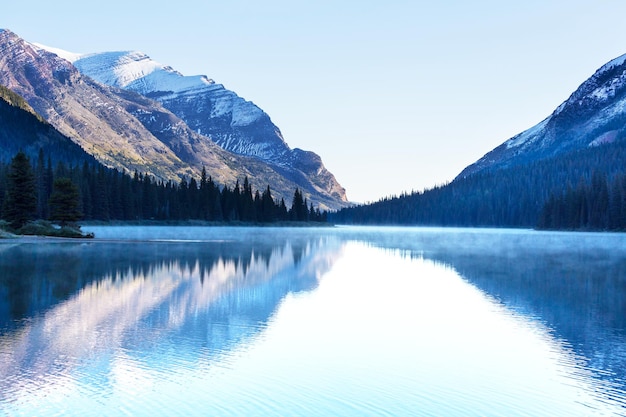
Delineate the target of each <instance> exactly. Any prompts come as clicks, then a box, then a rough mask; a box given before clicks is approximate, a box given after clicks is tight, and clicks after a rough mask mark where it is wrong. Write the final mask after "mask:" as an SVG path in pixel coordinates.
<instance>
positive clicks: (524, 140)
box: [505, 117, 550, 149]
mask: <svg viewBox="0 0 626 417" xmlns="http://www.w3.org/2000/svg"><path fill="white" fill-rule="evenodd" d="M549 120H550V118H549V117H548V118H547V119H545V120H544V121H542V122H541V123H539V124H538V125H536V126H534V127H531V128H530V129H528V130H526V131H524V132H522V133H520V134H518V135H516V136H513V137H512V138H511V139H509V140H507V141H506V142H505V144H506V147H507V149H511V148H515V147H518V146H522V145H524V144H528V143H532V142H534V141H535V140H536V139H537V137H538V136H539V135H540V134H541V133H542V132H543V129H544V128H545V126H546V125H547V124H548V121H549Z"/></svg>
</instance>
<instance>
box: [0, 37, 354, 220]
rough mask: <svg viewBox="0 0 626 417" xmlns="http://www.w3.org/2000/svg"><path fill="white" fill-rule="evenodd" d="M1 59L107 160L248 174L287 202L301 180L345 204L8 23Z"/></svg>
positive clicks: (32, 98)
mask: <svg viewBox="0 0 626 417" xmlns="http://www.w3.org/2000/svg"><path fill="white" fill-rule="evenodd" d="M0 66H1V67H2V68H3V71H2V72H0V84H1V85H4V86H6V87H8V88H9V89H11V90H12V91H14V92H16V93H18V94H19V95H21V96H22V97H24V99H25V100H26V101H27V102H28V104H29V105H30V106H31V107H32V108H33V109H34V110H35V111H36V112H37V113H39V114H40V115H41V116H43V118H44V119H45V120H47V121H48V122H49V123H50V124H52V125H53V126H54V127H55V128H57V129H58V130H59V131H60V132H61V133H63V134H64V135H66V136H68V137H70V138H71V139H72V140H73V141H74V142H76V143H77V144H78V145H80V147H82V148H83V149H84V150H85V151H86V152H88V153H89V154H91V155H93V156H94V157H95V158H96V159H97V160H98V161H99V162H101V163H102V164H104V165H106V166H108V167H111V168H117V169H119V170H122V171H125V172H128V173H132V172H134V171H139V172H144V173H149V174H151V175H153V176H155V177H157V178H160V179H164V180H174V181H178V180H180V179H181V178H183V177H185V176H187V177H188V176H195V177H196V178H198V177H199V176H200V171H201V170H202V167H203V166H204V167H206V170H207V173H208V174H209V175H210V176H212V178H213V180H214V181H216V182H217V183H220V184H224V185H229V186H232V185H234V184H235V182H236V180H237V179H239V180H241V179H242V178H243V177H245V176H248V177H249V178H250V182H251V185H252V187H253V189H260V190H262V189H264V188H265V187H266V186H267V185H268V184H269V185H270V186H271V188H272V191H273V195H274V197H275V198H281V197H282V198H284V199H285V201H288V202H289V201H291V197H292V196H293V191H294V190H295V188H300V189H302V190H303V192H304V195H305V196H306V197H307V198H308V199H309V201H311V202H313V204H315V205H319V206H320V207H321V208H334V207H338V206H340V205H343V204H345V194H344V195H343V199H342V197H341V195H335V194H332V193H331V192H328V191H327V190H325V189H322V187H317V186H315V185H314V184H313V182H312V181H310V180H309V181H303V178H304V179H306V178H308V177H307V176H306V175H304V173H302V171H299V173H300V175H298V172H296V173H292V172H285V170H284V169H283V167H281V166H278V165H273V164H270V163H268V162H266V161H263V160H261V159H259V158H257V157H252V156H246V155H239V154H235V153H232V152H229V151H226V150H224V149H222V148H221V147H220V146H218V145H216V144H215V143H214V142H213V141H212V140H211V138H209V137H207V136H204V135H202V134H200V133H198V131H196V130H192V129H191V128H190V127H189V126H188V125H187V124H186V123H185V121H183V120H182V119H181V118H179V117H178V116H176V115H175V114H174V113H172V112H171V111H169V110H167V109H166V108H165V107H163V105H161V104H160V103H159V102H157V101H155V100H152V99H149V98H147V97H144V96H142V95H139V94H137V93H135V92H132V91H127V90H121V89H119V88H115V87H110V86H106V85H103V84H100V83H98V82H96V81H94V80H93V79H91V78H90V77H88V76H84V75H82V74H81V73H80V72H79V71H78V70H77V69H76V68H75V67H74V66H73V65H72V64H71V63H70V62H69V61H67V60H65V59H63V58H60V57H59V56H58V55H56V54H54V53H51V52H48V51H46V50H44V49H42V48H40V47H37V46H35V45H32V44H30V43H28V42H26V41H24V40H23V39H21V38H19V37H18V36H17V35H15V34H14V33H12V32H11V31H8V30H3V31H1V32H0ZM320 178H324V175H321V176H320ZM333 180H334V178H333Z"/></svg>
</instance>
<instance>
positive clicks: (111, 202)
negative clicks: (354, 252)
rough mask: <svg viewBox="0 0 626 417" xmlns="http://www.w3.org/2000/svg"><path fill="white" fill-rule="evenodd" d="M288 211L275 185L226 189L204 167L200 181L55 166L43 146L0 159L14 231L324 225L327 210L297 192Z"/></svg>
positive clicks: (0, 188)
mask: <svg viewBox="0 0 626 417" xmlns="http://www.w3.org/2000/svg"><path fill="white" fill-rule="evenodd" d="M290 203H291V204H290V206H289V208H288V207H287V204H286V203H285V201H284V200H283V199H281V200H280V201H278V202H277V201H275V200H274V198H273V197H272V193H271V189H270V186H269V185H268V186H267V187H266V189H265V190H263V191H262V192H260V191H259V190H256V191H254V192H253V190H252V188H251V186H250V184H249V181H248V178H244V179H243V183H239V181H237V182H236V184H234V185H233V186H232V187H228V186H224V187H220V186H218V185H217V184H216V183H214V182H213V180H212V178H211V177H210V176H207V174H206V171H205V170H204V169H203V171H202V177H201V178H200V179H198V180H197V179H195V178H189V179H183V180H181V181H180V182H179V183H175V182H172V181H168V182H164V181H160V180H156V179H155V178H153V177H151V176H149V175H143V174H141V173H137V172H135V173H134V175H133V176H129V175H127V174H124V173H121V172H119V171H117V170H112V169H109V168H106V167H104V166H101V165H99V164H89V163H88V162H84V163H83V164H82V166H71V165H70V166H68V165H67V164H66V163H64V162H58V163H57V164H56V165H55V166H53V163H52V162H51V160H50V158H49V157H47V156H46V155H44V153H43V152H42V151H40V152H39V156H38V158H37V160H36V161H34V163H33V162H32V161H30V159H29V158H28V157H27V156H26V155H25V154H24V153H22V152H19V153H18V154H17V155H16V156H15V157H14V158H13V159H12V160H11V161H10V162H8V163H7V162H0V207H1V208H2V211H1V218H2V219H3V220H6V221H8V222H9V223H10V224H11V225H12V226H13V227H14V228H19V227H21V226H23V225H24V224H25V223H26V222H28V221H30V220H34V219H49V220H53V221H56V222H58V223H60V224H63V223H67V222H74V221H78V220H101V221H111V220H121V221H139V220H159V221H186V220H202V221H207V222H245V223H273V222H290V221H294V222H326V217H327V213H326V212H320V210H319V209H317V208H314V207H313V205H312V204H310V203H308V201H307V199H306V198H304V196H303V194H302V192H301V191H300V190H299V189H296V190H295V191H294V195H293V200H292V201H291V202H290Z"/></svg>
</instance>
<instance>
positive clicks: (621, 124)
mask: <svg viewBox="0 0 626 417" xmlns="http://www.w3.org/2000/svg"><path fill="white" fill-rule="evenodd" d="M624 139H626V55H624V56H621V57H619V58H616V59H614V60H612V61H610V62H609V63H607V64H606V65H604V66H602V67H601V68H600V69H598V70H597V71H596V73H595V74H593V76H591V77H590V78H589V79H588V80H586V81H585V82H584V83H583V84H582V85H581V86H580V87H578V89H577V90H576V91H575V92H574V93H573V94H572V95H571V96H570V97H569V98H568V99H567V100H566V101H565V102H564V103H562V104H561V105H560V106H559V107H558V108H557V109H556V110H555V111H554V112H553V113H552V114H551V115H550V116H549V117H547V118H546V119H545V120H543V121H542V122H541V123H539V124H537V125H536V126H534V127H532V128H530V129H528V130H526V131H524V132H522V133H520V134H519V135H516V136H514V137H512V138H511V139H509V140H507V141H506V142H504V143H503V144H502V145H500V146H498V147H497V148H495V149H494V150H492V151H491V152H489V153H487V154H486V155H485V156H483V157H482V158H481V159H479V160H478V161H477V162H475V163H474V164H472V165H470V166H468V167H467V168H465V170H463V172H461V174H460V175H459V177H460V178H463V177H467V176H469V175H472V174H474V173H477V172H481V171H484V170H489V171H491V170H497V169H501V168H507V167H511V166H516V165H521V164H524V163H527V162H531V161H536V160H541V159H545V158H550V157H554V156H558V155H559V154H563V153H566V152H569V151H573V150H577V149H585V148H589V147H595V146H601V145H603V144H606V143H611V142H615V141H619V140H624Z"/></svg>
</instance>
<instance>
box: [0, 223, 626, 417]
mask: <svg viewBox="0 0 626 417" xmlns="http://www.w3.org/2000/svg"><path fill="white" fill-rule="evenodd" d="M84 229H85V231H93V232H94V233H95V234H96V239H94V240H93V241H81V242H77V241H57V240H49V239H42V240H33V241H30V240H25V241H20V240H4V241H0V416H61V415H62V416H120V415H122V416H123V415H128V416H174V415H177V416H220V417H221V416H246V417H250V416H394V417H396V416H411V417H413V416H533V417H536V416H596V415H598V416H624V415H626V234H601V233H589V234H586V233H549V232H535V231H524V230H490V229H438V228H366V227H336V228H319V229H317V228H231V227H216V228H203V227H112V226H111V227H85V228H84Z"/></svg>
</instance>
